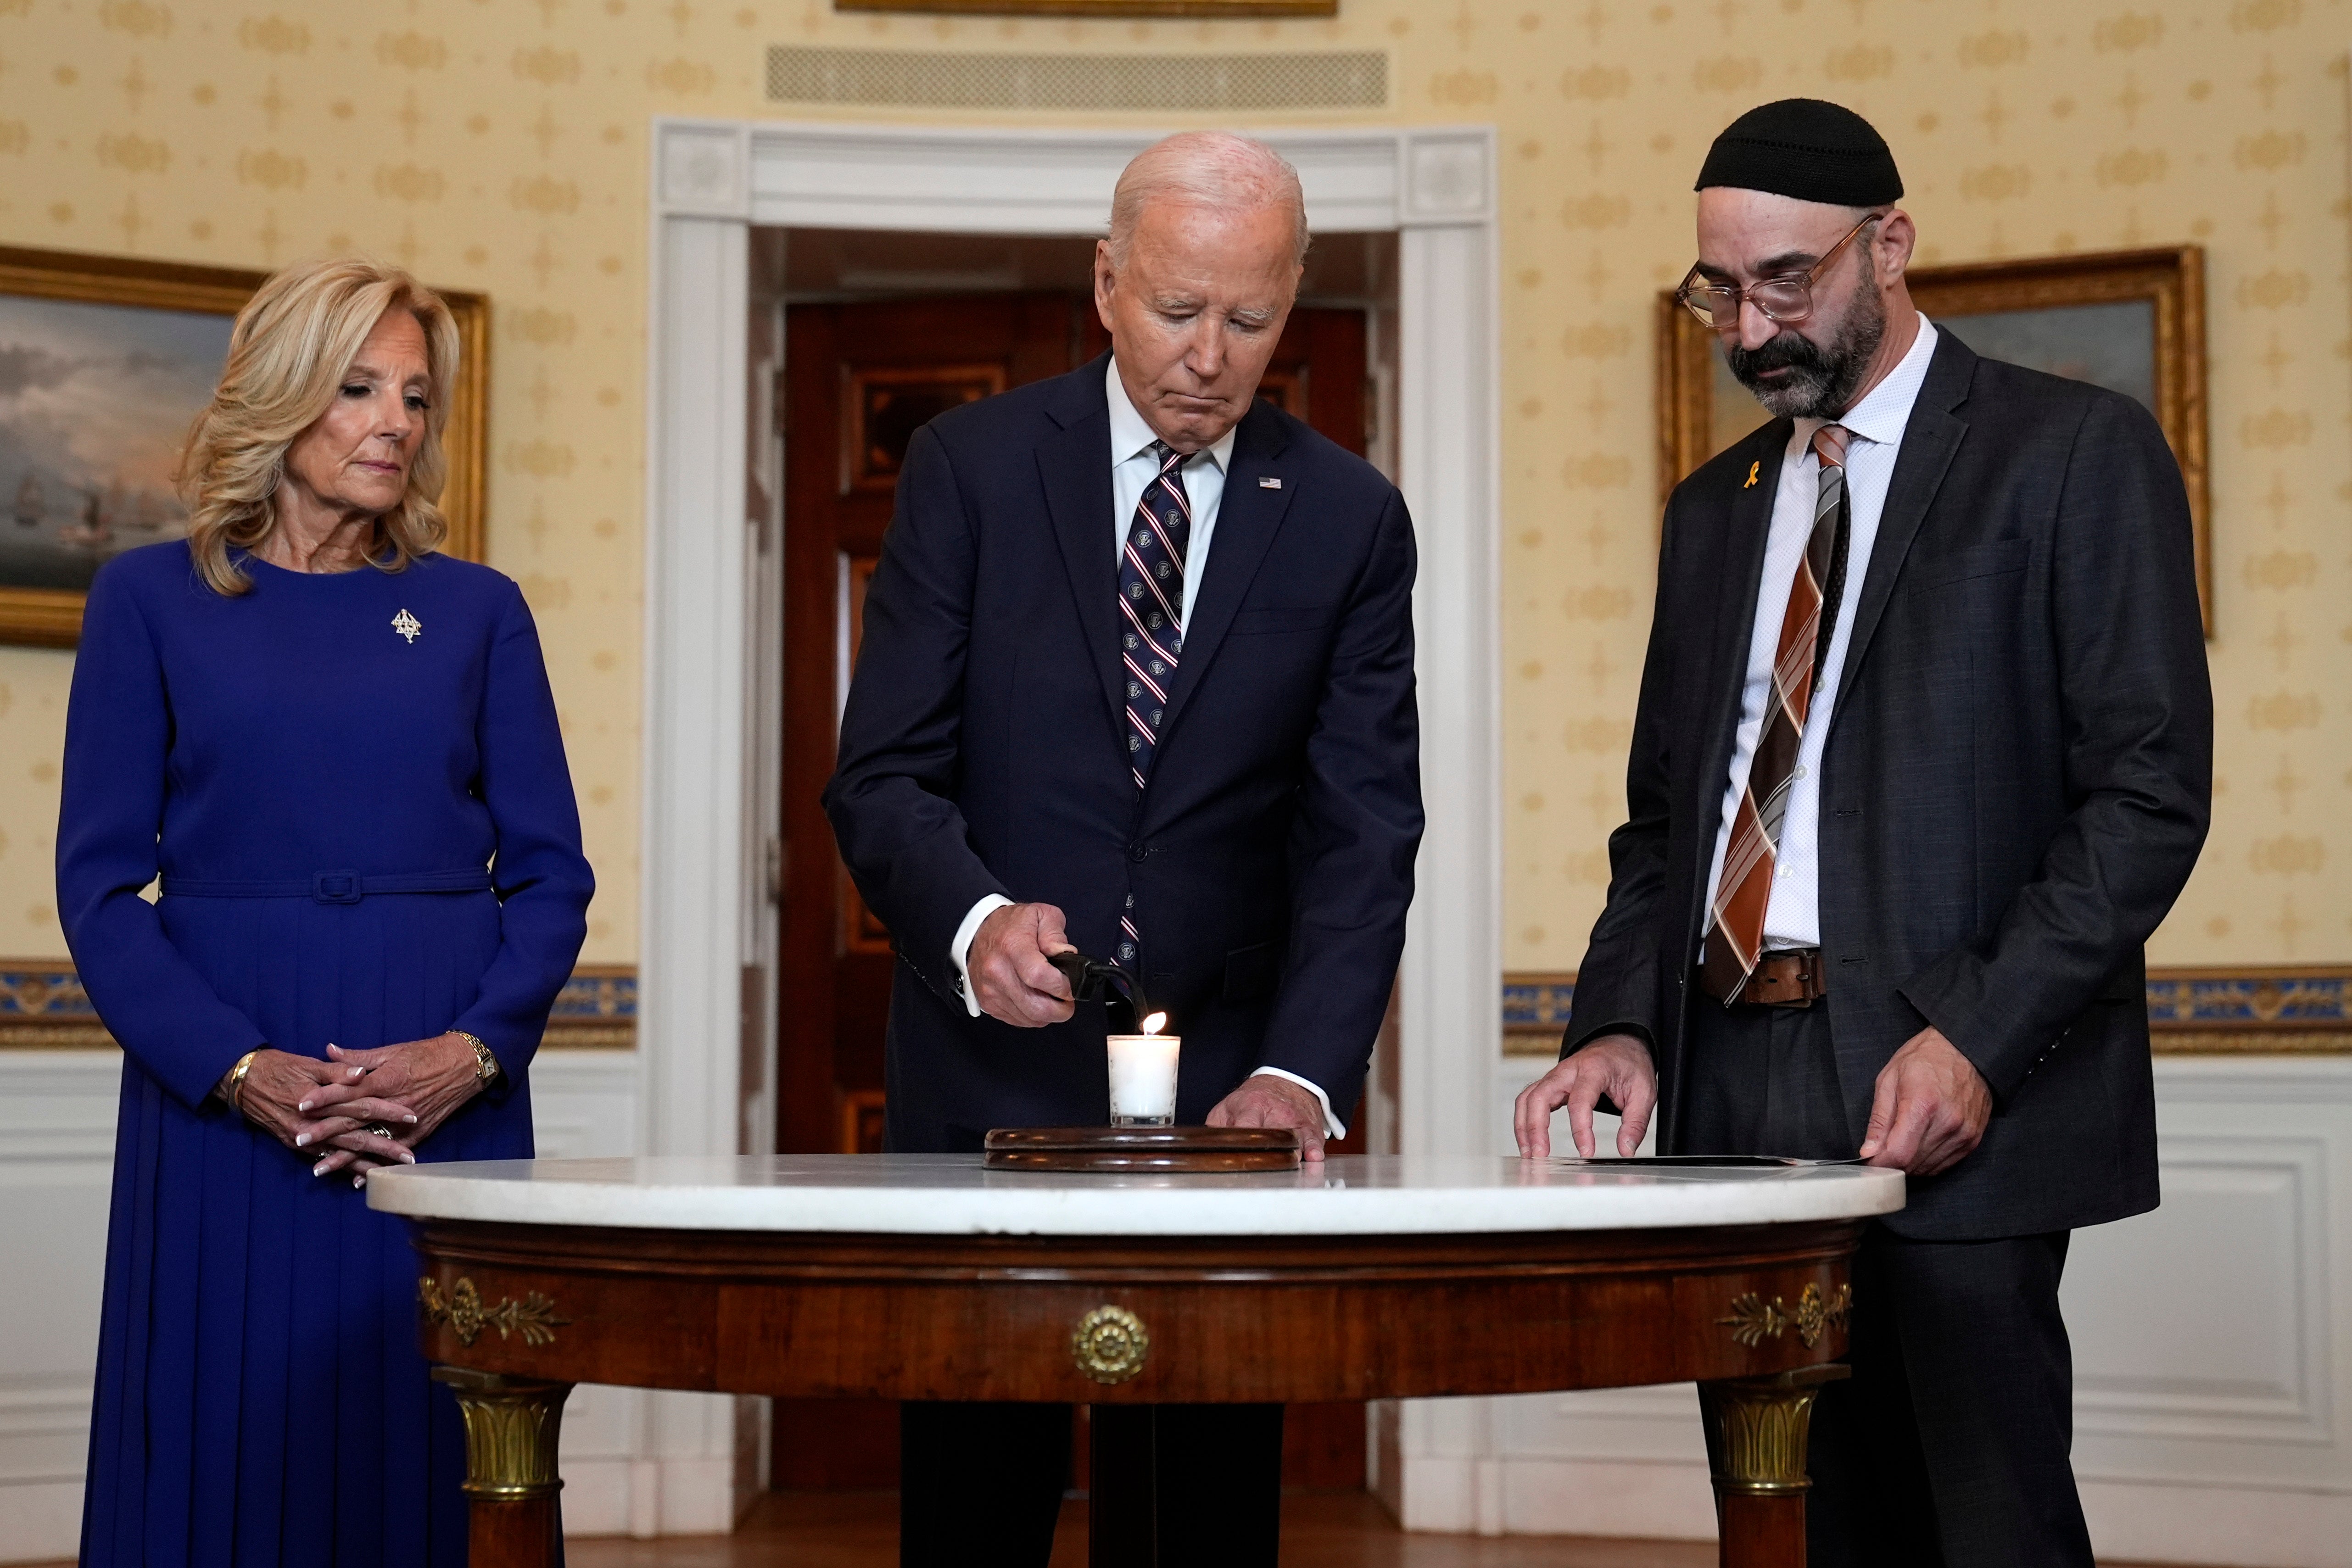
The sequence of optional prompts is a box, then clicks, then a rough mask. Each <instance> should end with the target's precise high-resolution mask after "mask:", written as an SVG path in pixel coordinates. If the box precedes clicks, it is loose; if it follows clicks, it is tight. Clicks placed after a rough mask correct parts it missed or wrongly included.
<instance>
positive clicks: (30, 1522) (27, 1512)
mask: <svg viewBox="0 0 2352 1568" xmlns="http://www.w3.org/2000/svg"><path fill="white" fill-rule="evenodd" d="M80 1550H81V1482H79V1481H78V1480H71V1481H16V1482H12V1483H10V1484H8V1485H6V1486H0V1563H56V1562H61V1561H65V1560H68V1559H70V1558H71V1557H73V1555H74V1554H75V1553H76V1552H79V1551H80Z"/></svg>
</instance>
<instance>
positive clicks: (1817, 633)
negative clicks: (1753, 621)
mask: <svg viewBox="0 0 2352 1568" xmlns="http://www.w3.org/2000/svg"><path fill="white" fill-rule="evenodd" d="M1846 440H1847V432H1846V430H1845V427H1844V426H1843V425H1837V424H1825V425H1823V426H1822V428H1821V429H1820V430H1818V431H1816V432H1814V434H1813V452H1814V454H1815V455H1817V456H1818V457H1820V459H1821V465H1822V476H1821V489H1820V492H1819V493H1818V495H1817V496H1816V497H1815V498H1814V502H1813V531H1812V533H1811V537H1810V538H1808V539H1807V540H1806V542H1805V558H1804V559H1803V560H1802V561H1801V562H1800V563H1799V564H1798V567H1797V575H1796V580H1794V581H1792V582H1791V583H1790V585H1789V607H1788V609H1787V611H1786V612H1783V613H1782V615H1781V617H1780V645H1779V649H1778V652H1777V653H1776V655H1775V658H1774V661H1773V665H1772V689H1771V693H1770V695H1769V699H1768V704H1767V706H1766V709H1765V713H1764V733H1763V734H1762V735H1760V736H1759V737H1757V741H1756V755H1755V757H1754V758H1751V759H1750V761H1749V762H1748V783H1747V787H1746V789H1745V790H1744V791H1743V792H1742V793H1741V795H1740V797H1739V810H1738V815H1737V816H1735V817H1734V818H1733V819H1732V826H1731V844H1730V847H1729V848H1728V849H1727V850H1726V851H1725V852H1724V856H1723V876H1722V880H1720V881H1719V882H1717V883H1716V890H1715V902H1714V904H1712V905H1711V906H1710V907H1709V910H1708V917H1707V929H1706V958H1705V960H1704V968H1705V978H1706V988H1707V990H1708V992H1709V993H1710V994H1712V995H1715V996H1719V997H1722V998H1724V999H1725V1001H1726V1003H1727V1004H1728V1003H1730V1002H1734V1001H1737V1000H1738V999H1739V993H1740V991H1741V990H1742V989H1743V988H1745V987H1746V986H1747V984H1748V976H1749V975H1751V974H1753V973H1755V970H1756V965H1757V962H1758V960H1759V959H1760V958H1761V957H1762V956H1763V949H1764V913H1765V909H1766V907H1767V906H1768V905H1769V904H1770V903H1771V901H1772V871H1773V866H1774V863H1775V862H1776V861H1777V860H1778V858H1779V853H1778V851H1779V845H1780V827H1781V823H1782V821H1783V820H1784V819H1785V818H1786V816H1787V814H1788V810H1789V789H1790V785H1791V784H1792V783H1793V782H1794V781H1795V777H1796V770H1797V752H1798V749H1799V747H1801V746H1802V744H1803V742H1804V738H1805V715H1806V713H1807V711H1808V710H1809V709H1810V708H1811V706H1812V699H1813V692H1814V691H1815V689H1816V688H1817V687H1818V685H1819V684H1820V681H1821V676H1822V661H1823V660H1824V659H1825V658H1826V657H1827V656H1828V653H1829V648H1830V639H1831V637H1832V635H1833V634H1834V633H1835V632H1836V631H1837V612H1838V603H1839V601H1841V600H1842V599H1843V598H1844V596H1845V570H1846V541H1847V535H1848V534H1849V532H1850V531H1851V528H1852V523H1851V511H1850V508H1849V507H1848V505H1847V502H1846V493H1845V450H1846Z"/></svg>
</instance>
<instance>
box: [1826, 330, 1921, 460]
mask: <svg viewBox="0 0 2352 1568" xmlns="http://www.w3.org/2000/svg"><path fill="white" fill-rule="evenodd" d="M1937 336H1938V334H1937V331H1936V325H1935V323H1934V322H1932V321H1930V320H1928V319H1927V317H1925V316H1921V317H1920V318H1919V335H1918V336H1917V337H1916V338H1914V339H1913V340H1911V348H1910V350H1909V351H1908V352H1906V354H1905V355H1904V356H1903V358H1902V359H1901V360H1899V361H1896V362H1895V368H1894V369H1893V370H1891V371H1887V372H1886V379H1885V381H1882V382H1879V383H1878V384H1877V385H1876V386H1874V387H1873V388H1871V389H1870V391H1869V392H1867V393H1866V394H1864V397H1863V400H1862V401H1861V402H1858V403H1856V404H1854V405H1853V407H1852V408H1850V409H1848V410H1846V412H1845V414H1844V416H1843V418H1840V419H1837V420H1827V419H1801V420H1799V421H1797V422H1796V423H1797V442H1798V446H1797V450H1798V451H1800V452H1802V451H1803V450H1804V449H1805V448H1806V447H1808V446H1811V444H1812V441H1813V433H1814V432H1815V431H1817V430H1819V429H1821V427H1822V425H1824V424H1832V423H1835V424H1842V425H1843V426H1845V428H1846V429H1848V430H1850V431H1852V432H1853V434H1856V435H1859V436H1861V437H1862V438H1863V439H1864V441H1874V442H1877V443H1879V444H1882V445H1888V446H1891V445H1894V444H1897V443H1899V442H1901V441H1902V439H1903V431H1904V428H1905V427H1906V425H1908V424H1909V423H1911V405H1912V404H1914V403H1916V402H1918V401H1919V388H1920V387H1921V386H1922V385H1923V384H1924V383H1925V382H1927V362H1928V361H1930V360H1932V359H1934V358H1935V357H1936V340H1937Z"/></svg>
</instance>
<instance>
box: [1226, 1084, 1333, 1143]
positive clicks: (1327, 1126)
mask: <svg viewBox="0 0 2352 1568" xmlns="http://www.w3.org/2000/svg"><path fill="white" fill-rule="evenodd" d="M1250 1076H1251V1077H1252V1078H1286V1079H1288V1080H1289V1081H1290V1082H1293V1083H1296V1084H1297V1085H1298V1086H1299V1087H1300V1088H1301V1089H1304V1090H1306V1091H1307V1092H1308V1093H1309V1094H1312V1095H1314V1096H1315V1103H1317V1104H1318V1105H1320V1106H1322V1107H1323V1135H1324V1136H1325V1137H1327V1138H1344V1137H1346V1136H1347V1135H1348V1129H1347V1128H1345V1127H1343V1126H1341V1125H1340V1124H1339V1117H1337V1116H1335V1115H1333V1114H1332V1113H1331V1096H1329V1095H1328V1094H1326V1093H1324V1092H1323V1085H1321V1084H1320V1083H1316V1082H1310V1081H1308V1080H1307V1079H1304V1078H1301V1077H1299V1076H1298V1074H1297V1073H1296V1072H1285V1071H1283V1070H1282V1069H1281V1068H1279V1067H1261V1068H1259V1069H1258V1070H1257V1071H1255V1072H1253V1073H1251V1074H1250Z"/></svg>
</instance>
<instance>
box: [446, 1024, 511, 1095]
mask: <svg viewBox="0 0 2352 1568" xmlns="http://www.w3.org/2000/svg"><path fill="white" fill-rule="evenodd" d="M449 1032H450V1033H451V1034H454V1035H456V1036H457V1038H458V1039H459V1040H464V1041H465V1042H466V1043H467V1045H470V1046H472V1047H473V1048H474V1078H475V1082H478V1083H480V1084H482V1085H484V1086H485V1087H487V1086H488V1085H489V1084H490V1083H491V1082H495V1081H496V1080H497V1078H498V1076H499V1072H500V1071H503V1070H502V1069H501V1068H500V1067H499V1059H498V1058H497V1057H495V1056H492V1055H491V1054H490V1048H489V1047H488V1045H485V1044H484V1043H483V1042H482V1037H481V1036H479V1035H478V1034H467V1032H466V1031H465V1030H462V1029H453V1030H450V1031H449Z"/></svg>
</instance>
